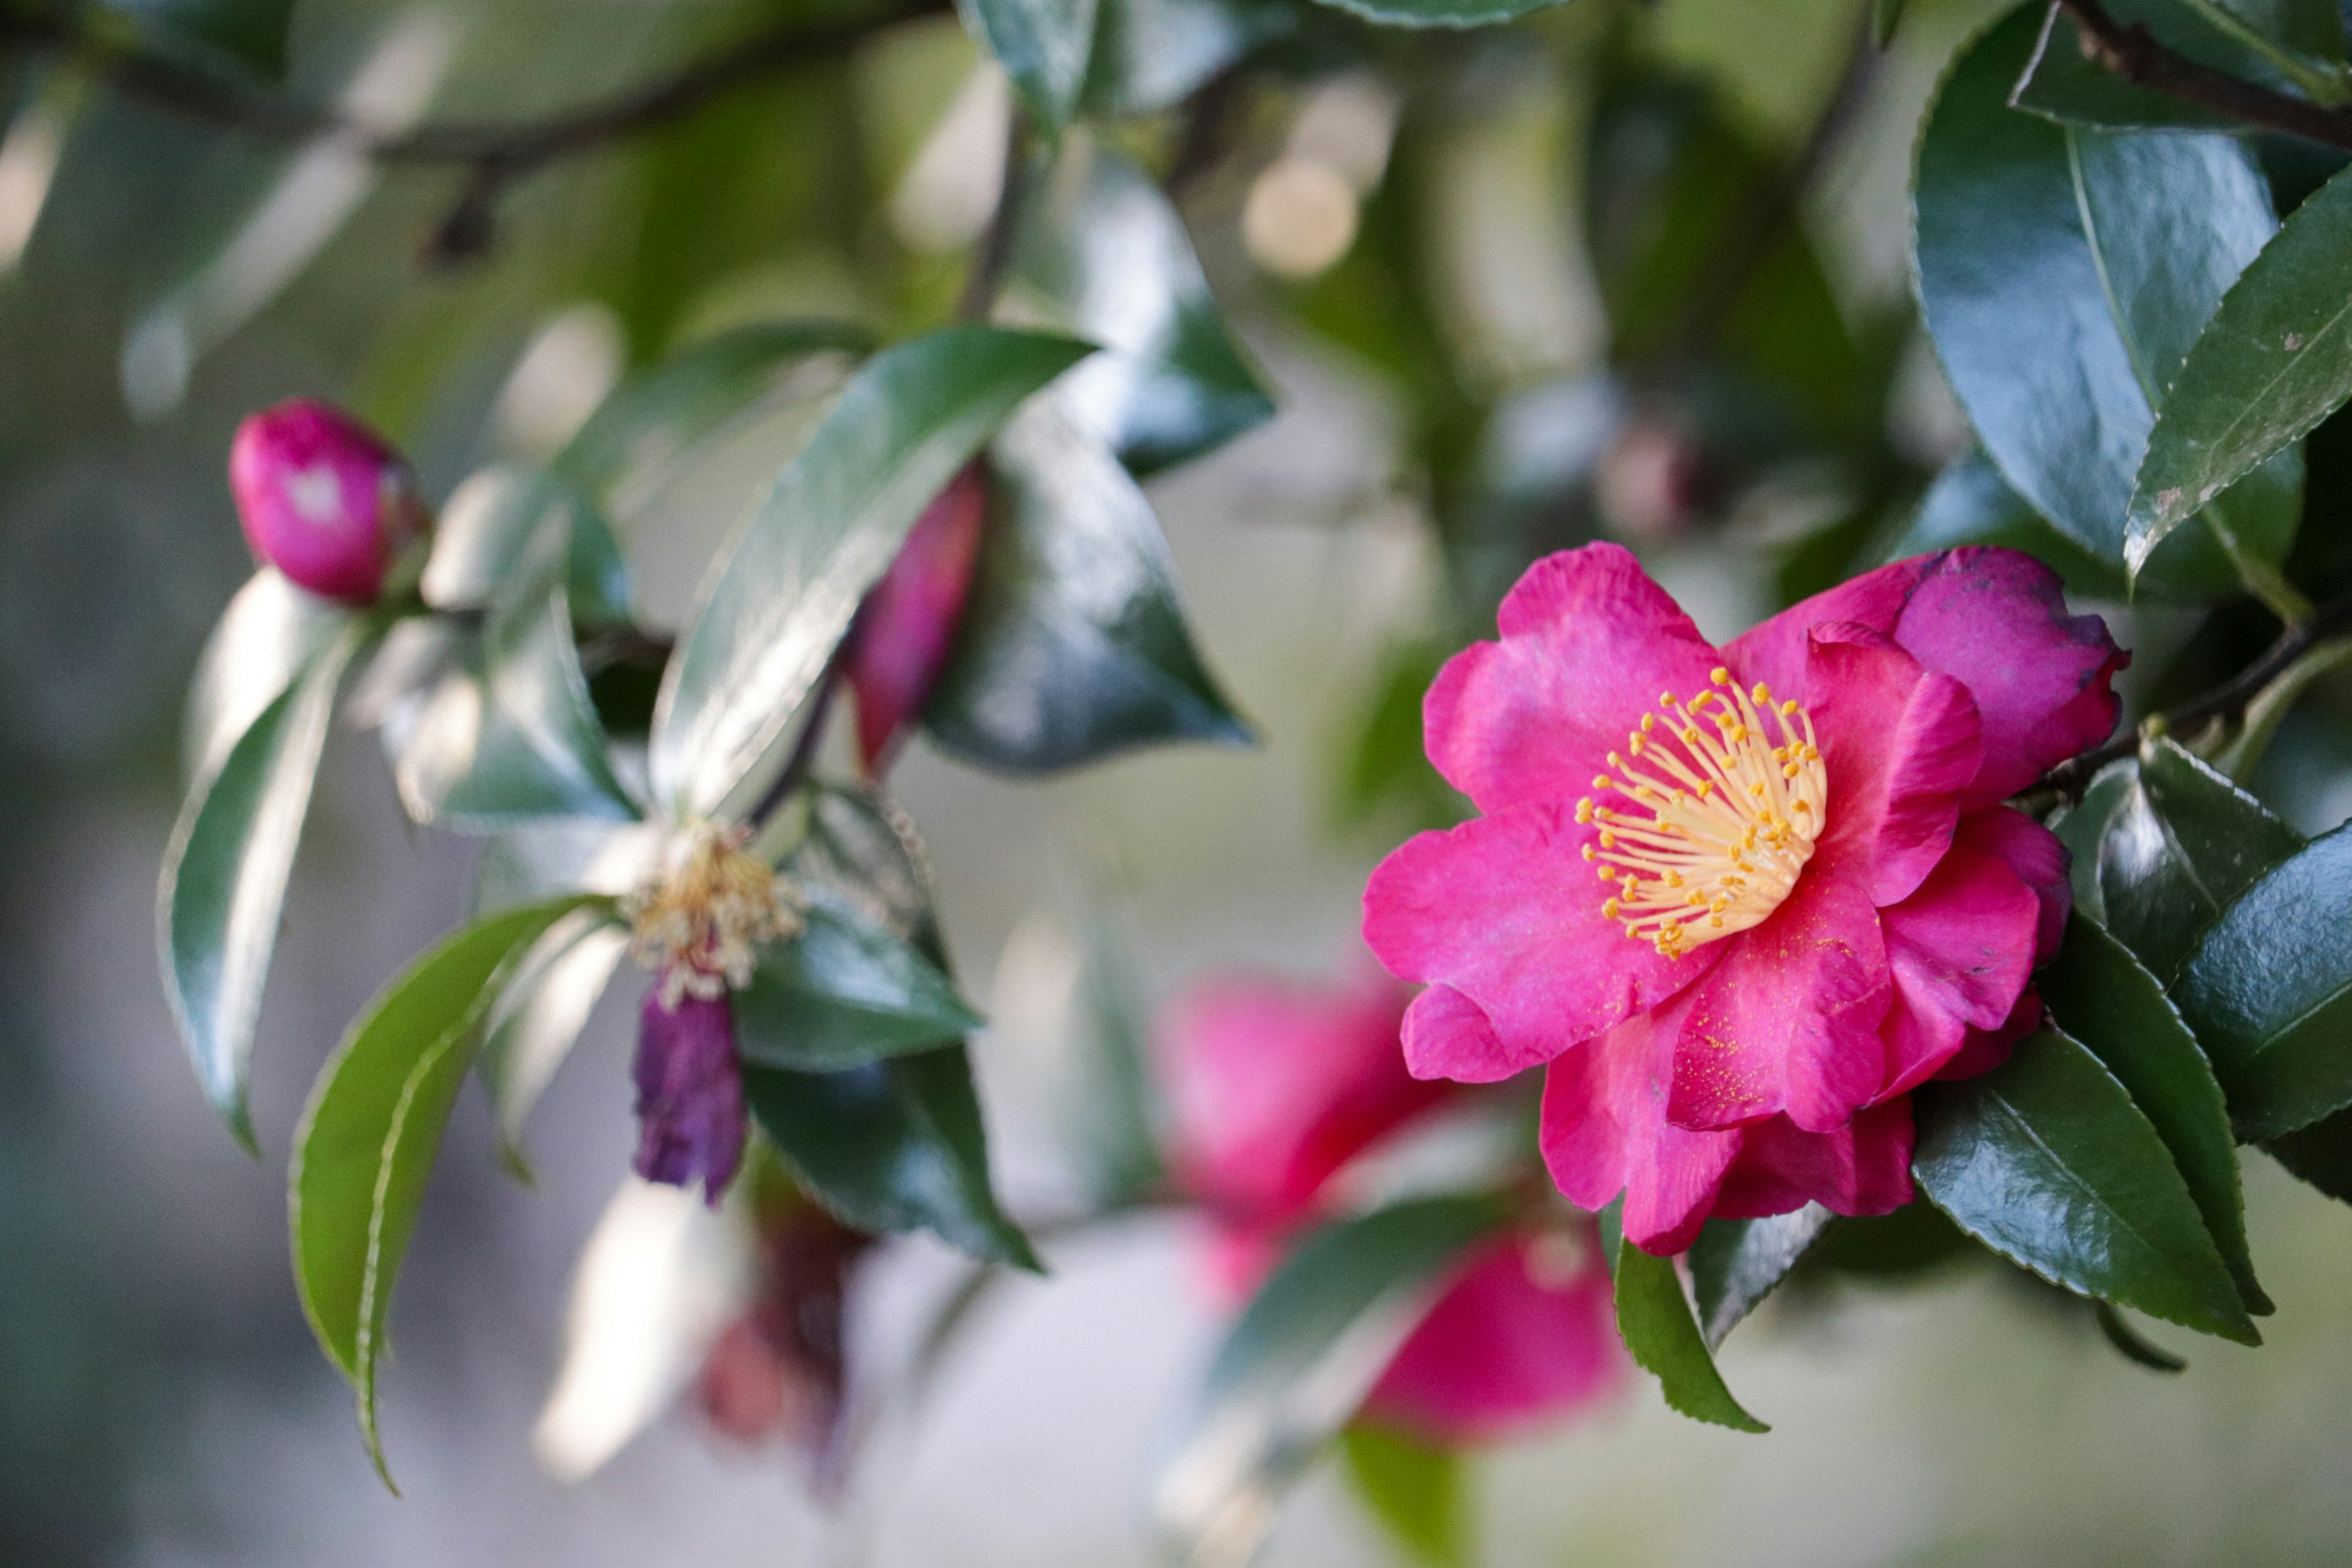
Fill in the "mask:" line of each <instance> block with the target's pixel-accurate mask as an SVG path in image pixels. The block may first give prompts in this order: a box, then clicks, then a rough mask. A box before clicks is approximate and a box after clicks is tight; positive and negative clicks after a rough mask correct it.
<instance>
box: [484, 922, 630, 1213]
mask: <svg viewBox="0 0 2352 1568" xmlns="http://www.w3.org/2000/svg"><path fill="white" fill-rule="evenodd" d="M628 951H629V933H628V931H627V930H626V929H625V927H623V926H620V925H617V924H615V923H614V921H612V920H611V919H610V918H609V917H608V916H606V915H605V914H604V912H603V911H602V910H573V911H572V913H570V914H568V915H565V916H564V917H563V918H562V920H560V921H556V922H555V923H554V924H553V925H552V926H550V927H549V928H548V929H547V931H545V932H543V933H542V934H541V937H540V938H539V940H538V941H537V942H534V943H532V944H531V947H530V952H527V953H525V954H524V955H523V956H522V958H521V960H520V962H519V963H517V964H516V965H515V969H514V975H513V978H512V979H510V980H509V981H508V982H507V983H506V984H505V985H503V986H501V987H500V988H499V998H498V1002H497V1004H496V1005H494V1006H493V1007H492V1008H491V1010H490V1014H489V1016H488V1020H487V1021H486V1022H485V1024H484V1026H483V1031H482V1049H481V1062H480V1068H481V1075H482V1085H483V1088H484V1089H487V1090H488V1093H489V1097H490V1112H491V1115H492V1118H493V1119H494V1120H495V1121H497V1123H498V1131H499V1157H500V1158H501V1159H502V1160H503V1161H504V1162H505V1163H506V1166H507V1169H508V1170H509V1172H511V1173H513V1174H514V1175H515V1176H516V1177H517V1178H519V1179H520V1180H523V1181H529V1180H530V1163H529V1162H528V1161H527V1160H526V1159H525V1158H524V1156H523V1152H522V1126H523V1122H524V1121H525V1120H526V1119H527V1118H528V1117H529V1116H530V1112H531V1109H532V1108H533V1107H534V1106H536V1105H537V1104H538V1103H539V1099H540V1096H541V1095H542V1094H544V1093H545V1092H546V1091H547V1086H548V1085H549V1084H550V1083H551V1082H552V1081H553V1080H554V1078H555V1069H556V1068H559V1067H561V1066H562V1065H563V1058H565V1057H567V1056H569V1055H571V1053H572V1046H573V1045H574V1044H576V1043H577V1042H578V1040H579V1038H580V1031H581V1030H582V1029H583V1028H584V1027H585V1026H587V1023H588V1015H589V1014H590V1013H591V1012H593V1011H594V1009H595V1006H596V999H597V998H598V997H600V996H602V995H603V994H604V988H605V986H607V985H608V984H611V983H612V979H613V972H614V970H615V969H618V968H619V967H620V964H621V960H622V958H623V957H624V956H625V954H626V953H627V952H628Z"/></svg>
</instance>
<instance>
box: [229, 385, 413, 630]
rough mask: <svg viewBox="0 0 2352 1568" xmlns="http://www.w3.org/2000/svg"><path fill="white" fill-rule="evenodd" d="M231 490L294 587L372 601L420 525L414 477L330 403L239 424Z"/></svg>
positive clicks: (303, 403)
mask: <svg viewBox="0 0 2352 1568" xmlns="http://www.w3.org/2000/svg"><path fill="white" fill-rule="evenodd" d="M228 481H229V489H230V491H231V492H232V493H233V494H234V495H235V496H236V510H237V517H238V519H239V520H240V521H242V522H243V523H244V525H245V537H246V540H247V542H248V543H250V544H251V545H252V546H253V551H254V553H255V554H257V555H258V556H259V557H260V558H261V559H262V560H264V561H266V562H268V563H269V564H271V565H272V566H275V567H277V568H278V570H279V571H280V572H282V573H284V574H286V576H287V577H288V578H289V580H290V581H292V582H293V583H294V584H297V585H298V586H299V587H303V588H307V589H309V590H310V592H311V593H313V594H317V595H320V596H321V597H324V598H329V599H334V600H338V601H340V602H341V603H343V604H346V605H369V604H373V603H374V602H375V600H376V598H377V596H378V595H381V594H382V593H383V584H384V577H385V574H388V573H389V572H390V571H391V570H392V567H393V564H394V562H396V561H398V560H399V559H400V557H401V554H402V552H404V550H406V549H407V547H408V545H409V543H410V542H412V541H413V540H415V538H417V537H418V536H419V535H420V534H422V533H423V532H424V531H425V522H426V519H425V506H424V503H423V501H422V500H419V499H418V497H417V494H416V485H415V479H414V478H413V477H412V476H411V475H410V473H409V471H408V466H407V465H406V464H405V463H404V462H402V461H401V459H400V457H399V455H398V454H397V453H395V452H394V451H393V450H392V448H391V447H387V446H386V445H384V443H383V441H381V440H379V439H378V438H377V437H376V436H375V435H374V433H373V432H372V431H370V430H368V429H367V428H366V427H365V426H362V425H361V424H360V423H359V422H358V421H357V420H355V419H353V418H352V417H351V416H349V415H347V414H344V413H343V412H341V410H340V409H337V408H335V407H333V406H331V405H328V404H324V403H320V402H317V401H315V400H313V399H310V398H306V397H298V398H295V399H293V400H292V401H290V402H287V403H281V404H279V405H278V406H276V407H275V408H268V409H265V410H263V411H262V412H261V413H259V414H256V415H254V416H252V417H251V418H249V419H247V420H246V422H245V423H244V424H243V425H240V426H237V431H236V440H235V441H233V442H232V443H231V444H230V446H229V454H228Z"/></svg>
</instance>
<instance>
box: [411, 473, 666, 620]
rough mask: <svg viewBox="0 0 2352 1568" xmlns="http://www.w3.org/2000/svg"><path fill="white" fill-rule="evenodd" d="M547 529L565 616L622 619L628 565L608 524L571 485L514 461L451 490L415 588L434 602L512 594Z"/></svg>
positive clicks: (449, 604) (475, 603)
mask: <svg viewBox="0 0 2352 1568" xmlns="http://www.w3.org/2000/svg"><path fill="white" fill-rule="evenodd" d="M550 533H559V534H561V535H562V538H563V540H564V541H565V545H564V549H565V552H566V557H565V571H564V574H563V581H564V591H565V593H566V594H567V595H569V599H570V604H571V613H572V616H574V617H576V618H577V619H579V620H582V621H584V622H587V623H589V624H591V625H602V624H604V623H606V622H613V621H618V622H626V621H627V620H628V618H629V575H628V566H627V564H626V563H625V561H624V560H623V559H622V556H621V546H620V542H619V541H618V540H616V539H615V538H614V535H613V525H612V524H611V523H610V522H609V521H606V520H605V518H604V513H603V512H602V511H600V510H598V509H597V507H596V504H595V502H594V501H593V500H590V499H589V497H588V495H587V494H586V493H585V492H584V491H583V490H582V489H580V488H578V487H577V486H575V485H573V484H572V483H570V482H569V481H567V480H566V479H562V478H559V477H557V476H556V475H554V474H552V473H550V472H548V471H546V470H545V469H541V468H523V467H521V466H520V465H516V464H498V465H495V466H493V467H490V468H483V469H480V470H478V472H476V473H474V474H472V475H470V476H469V477H468V478H467V479H466V481H465V482H464V483H463V484H461V485H459V486H458V487H457V489H456V490H455V491H453V492H452V493H451V495H450V497H449V501H448V504H447V505H446V506H445V507H443V508H442V509H441V517H440V521H438V523H436V526H435V528H434V531H433V552H432V554H431V555H430V556H429V557H427V558H426V560H425V574H424V577H423V578H422V579H421V580H420V581H419V583H418V584H417V586H418V590H419V591H420V592H421V593H422V594H423V595H424V596H425V603H426V604H428V605H434V606H435V607H436V608H440V609H482V608H485V607H487V606H488V605H490V604H491V602H492V601H494V600H496V599H499V597H501V596H502V595H508V594H510V593H511V592H512V588H513V579H514V576H515V574H517V573H518V572H520V571H522V570H524V569H525V567H524V556H525V554H526V552H529V551H530V550H531V549H533V548H534V541H537V540H540V539H541V538H543V537H544V536H546V535H548V534H550ZM537 547H538V548H541V549H544V548H548V547H547V546H544V545H541V546H537Z"/></svg>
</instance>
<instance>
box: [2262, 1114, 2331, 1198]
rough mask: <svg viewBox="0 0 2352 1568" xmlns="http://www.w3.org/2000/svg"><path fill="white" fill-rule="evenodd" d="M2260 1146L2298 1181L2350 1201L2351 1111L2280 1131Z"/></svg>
mask: <svg viewBox="0 0 2352 1568" xmlns="http://www.w3.org/2000/svg"><path fill="white" fill-rule="evenodd" d="M2263 1148H2264V1149H2265V1150H2267V1151H2268V1152H2270V1155H2271V1157H2272V1158H2273V1159H2274V1160H2276V1161H2277V1162H2278V1163H2280V1164H2282V1165H2284V1166H2285V1167H2286V1168H2287V1170H2288V1171H2289V1172H2291V1173H2294V1175H2295V1176H2296V1177H2297V1178H2298V1179H2300V1180H2301V1181H2303V1182H2305V1183H2307V1184H2310V1185H2311V1186H2314V1187H2316V1188H2317V1189H2318V1190H2319V1191H2321V1192H2323V1193H2326V1194H2327V1195H2328V1196H2329V1197H2331V1198H2334V1199H2336V1201H2337V1202H2338V1203H2347V1204H2352V1110H2339V1111H2337V1112H2336V1114H2335V1115H2333V1116H2326V1117H2322V1118H2321V1119H2320V1120H2318V1121H2315V1122H2313V1123H2312V1124H2311V1125H2310V1126H2308V1127H2298V1128H2296V1129H2295V1130H2294V1131H2292V1132H2283V1133H2281V1134H2280V1135H2279V1136H2277V1137H2276V1138H2273V1139H2272V1140H2271V1141H2270V1142H2267V1143H2264V1144H2263Z"/></svg>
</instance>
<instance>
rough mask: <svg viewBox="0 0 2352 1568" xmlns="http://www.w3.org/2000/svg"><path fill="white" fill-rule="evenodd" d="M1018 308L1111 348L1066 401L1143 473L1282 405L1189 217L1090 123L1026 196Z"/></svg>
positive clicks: (1064, 143) (1017, 239) (1196, 451)
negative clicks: (1244, 341)
mask: <svg viewBox="0 0 2352 1568" xmlns="http://www.w3.org/2000/svg"><path fill="white" fill-rule="evenodd" d="M1004 309H1005V310H1006V312H1007V314H1008V315H1009V316H1010V317H1012V318H1013V319H1018V320H1020V321H1034V322H1035V323H1036V324H1039V325H1043V326H1050V327H1054V328H1056V329H1059V330H1061V331H1066V332H1069V333H1070V334H1071V335H1073V336H1075V337H1080V338H1085V339H1087V341H1089V342H1098V343H1100V344H1102V345H1103V348H1104V350H1105V351H1106V352H1104V353H1100V354H1097V356H1096V357H1095V358H1093V359H1092V360H1090V361H1088V362H1087V363H1086V364H1085V365H1084V366H1082V367H1080V368H1079V369H1078V370H1076V371H1075V372H1073V373H1072V374H1071V375H1070V377H1069V379H1068V381H1067V382H1066V383H1065V384H1064V385H1063V387H1062V388H1061V390H1060V392H1059V393H1058V394H1057V395H1056V398H1055V401H1056V402H1057V403H1059V404H1060V405H1061V406H1062V407H1063V409H1064V410H1065V412H1066V414H1067V415H1068V416H1069V417H1070V418H1071V419H1072V420H1074V421H1075V422H1076V424H1078V425H1079V426H1081V427H1082V428H1084V429H1085V430H1087V431H1088V432H1090V433H1091V434H1093V435H1095V436H1096V437H1099V438H1100V439H1101V440H1102V441H1103V442H1104V444H1106V445H1107V446H1108V447H1111V449H1112V450H1114V451H1116V452H1117V453H1118V455H1119V458H1120V460H1121V461H1123V462H1125V463H1126V464H1127V465H1128V467H1129V468H1131V469H1133V470H1134V471H1135V472H1137V473H1139V474H1145V473H1150V472H1151V471H1153V470H1155V469H1158V468H1167V467H1169V466H1170V465H1171V464H1175V463H1181V462H1183V461H1184V460H1185V459H1187V458H1193V457H1197V456H1199V455H1200V454H1201V453H1202V452H1205V451H1207V450H1208V449H1209V448H1210V447H1215V446H1217V445H1219V444H1220V443H1222V442H1224V441H1226V440H1229V439H1231V438H1232V437H1234V436H1236V435H1239V434H1240V433H1241V432H1242V431H1244V430H1246V429H1248V428H1249V427H1250V426H1254V425H1256V424H1259V423H1261V422H1263V421H1265V420H1266V419H1269V418H1271V417H1272V416H1273V415H1274V400H1273V399H1272V398H1271V397H1269V396H1268V395H1266V392H1265V387H1264V386H1262V385H1261V384H1259V382H1258V379H1257V375H1256V374H1255V372H1253V371H1252V370H1251V369H1250V367H1249V364H1248V363H1247V362H1246V361H1244V359H1243V357H1242V353H1241V350H1240V349H1239V348H1238V347H1236V346H1235V344H1234V340H1233V337H1232V334H1230V333H1229V332H1227V331H1225V326H1224V322H1223V320H1222V319H1221V318H1220V317H1219V315H1218V313H1217V301H1216V299H1215V297H1214V296H1213V294H1211V293H1210V291H1209V282H1208V279H1206V278H1205V277H1203V276H1202V272H1201V264H1200V262H1199V261H1198V260H1197V259H1195V258H1194V257H1193V255H1192V237H1191V236H1190V235H1188V234H1187V233H1186V232H1185V229H1184V220H1183V219H1182V218H1181V217H1180V216H1178V215H1177V212H1176V209H1175V208H1174V207H1173V206H1171V205H1170V204H1169V201H1168V198H1167V196H1166V195H1162V194H1161V192H1160V187H1159V185H1158V184H1155V183H1154V182H1153V181H1152V179H1151V177H1150V175H1149V174H1145V173H1144V172H1143V171H1142V170H1141V169H1139V168H1138V167H1137V166H1136V165H1135V164H1134V163H1132V162H1131V161H1129V159H1128V158H1127V157H1126V156H1125V155H1124V154H1122V153H1119V152H1118V151H1117V150H1116V149H1115V148H1113V147H1112V146H1110V145H1108V143H1107V142H1103V141H1101V140H1099V139H1097V138H1096V137H1093V136H1090V135H1087V133H1085V132H1071V133H1070V134H1068V135H1066V136H1065V137H1063V138H1062V140H1061V142H1060V144H1059V145H1058V146H1057V147H1056V148H1055V150H1054V153H1053V154H1052V156H1051V158H1050V159H1049V160H1047V161H1045V166H1044V167H1043V169H1042V170H1041V171H1040V174H1039V178H1038V184H1037V185H1036V187H1035V188H1034V190H1033V191H1032V192H1031V193H1030V194H1029V195H1028V198H1027V199H1026V201H1024V204H1023V206H1022V213H1021V225H1020V227H1019V229H1018V230H1017V232H1016V234H1015V236H1014V240H1013V258H1012V265H1011V267H1010V268H1009V270H1008V273H1007V276H1006V279H1005V299H1004Z"/></svg>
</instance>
